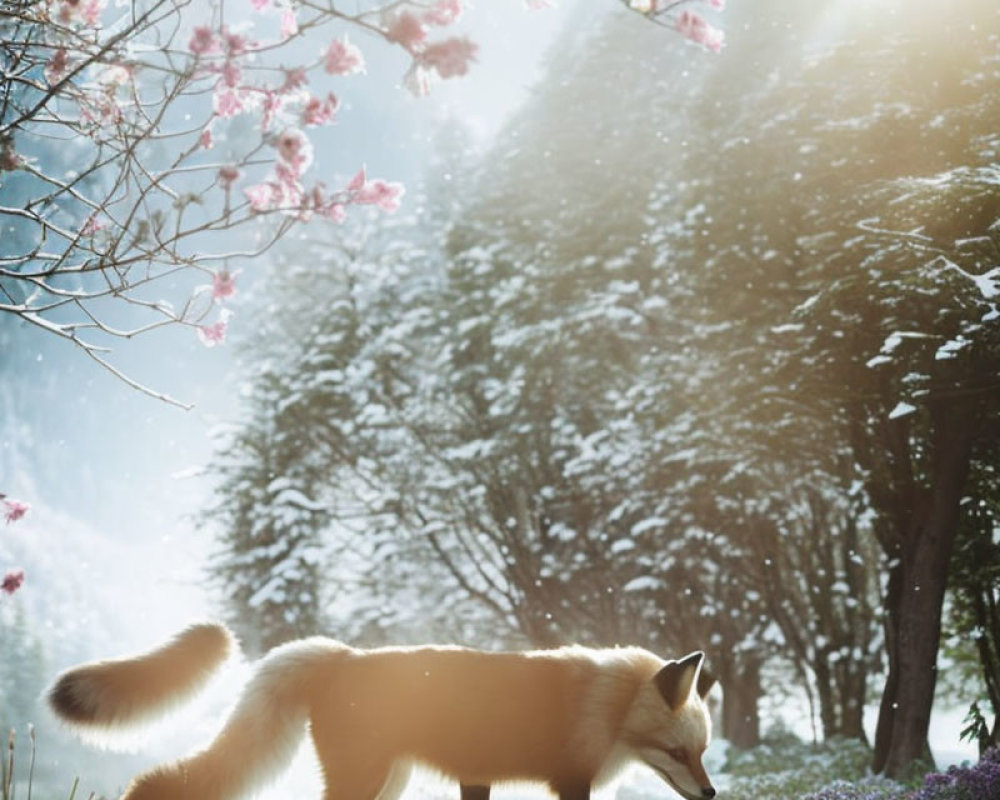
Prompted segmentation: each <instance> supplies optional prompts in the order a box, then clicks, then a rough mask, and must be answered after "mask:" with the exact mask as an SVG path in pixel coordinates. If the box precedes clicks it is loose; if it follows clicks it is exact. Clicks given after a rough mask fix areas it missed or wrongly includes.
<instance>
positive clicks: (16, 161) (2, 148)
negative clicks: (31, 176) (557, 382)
mask: <svg viewBox="0 0 1000 800" xmlns="http://www.w3.org/2000/svg"><path fill="white" fill-rule="evenodd" d="M23 166H24V159H23V158H22V157H21V156H19V155H18V154H17V153H16V152H14V146H13V145H12V144H11V143H10V142H0V172H13V171H14V170H15V169H21V167H23Z"/></svg>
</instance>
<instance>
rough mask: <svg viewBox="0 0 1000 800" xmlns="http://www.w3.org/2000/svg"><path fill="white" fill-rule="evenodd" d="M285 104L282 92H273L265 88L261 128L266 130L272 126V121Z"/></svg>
mask: <svg viewBox="0 0 1000 800" xmlns="http://www.w3.org/2000/svg"><path fill="white" fill-rule="evenodd" d="M284 104H285V98H284V97H282V96H281V95H280V94H278V93H277V92H272V91H271V90H270V89H265V90H264V109H263V113H262V114H261V117H260V127H261V130H265V131H266V130H267V129H268V128H270V127H271V123H272V122H274V118H275V116H276V115H277V114H278V112H279V111H281V107H282V106H283V105H284Z"/></svg>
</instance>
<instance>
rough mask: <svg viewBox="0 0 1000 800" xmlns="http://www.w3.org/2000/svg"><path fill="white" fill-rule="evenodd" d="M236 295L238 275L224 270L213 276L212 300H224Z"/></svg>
mask: <svg viewBox="0 0 1000 800" xmlns="http://www.w3.org/2000/svg"><path fill="white" fill-rule="evenodd" d="M234 294H236V274H235V273H232V272H230V271H229V270H225V269H224V270H222V271H221V272H216V273H215V274H214V275H212V299H214V300H224V299H226V298H227V297H232V296H233V295H234Z"/></svg>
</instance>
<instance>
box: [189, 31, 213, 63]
mask: <svg viewBox="0 0 1000 800" xmlns="http://www.w3.org/2000/svg"><path fill="white" fill-rule="evenodd" d="M188 50H190V51H191V52H192V53H194V54H195V55H196V56H203V55H205V54H207V53H214V52H217V51H218V50H219V40H218V39H217V38H216V36H215V31H213V30H212V29H211V28H209V27H208V26H207V25H198V26H197V27H195V29H194V33H192V34H191V41H190V42H188Z"/></svg>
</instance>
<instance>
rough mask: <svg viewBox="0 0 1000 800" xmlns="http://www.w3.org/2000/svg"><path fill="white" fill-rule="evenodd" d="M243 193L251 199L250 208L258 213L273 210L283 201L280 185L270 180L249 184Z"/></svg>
mask: <svg viewBox="0 0 1000 800" xmlns="http://www.w3.org/2000/svg"><path fill="white" fill-rule="evenodd" d="M243 193H244V194H245V195H246V196H247V200H249V201H250V210H251V211H253V212H255V213H258V214H260V213H263V212H265V211H273V210H274V209H275V208H277V207H278V204H279V203H280V202H281V189H280V187H279V186H278V185H277V184H275V183H271V182H270V181H267V182H265V183H257V184H254V185H253V186H247V187H246V188H245V189H244V190H243Z"/></svg>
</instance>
